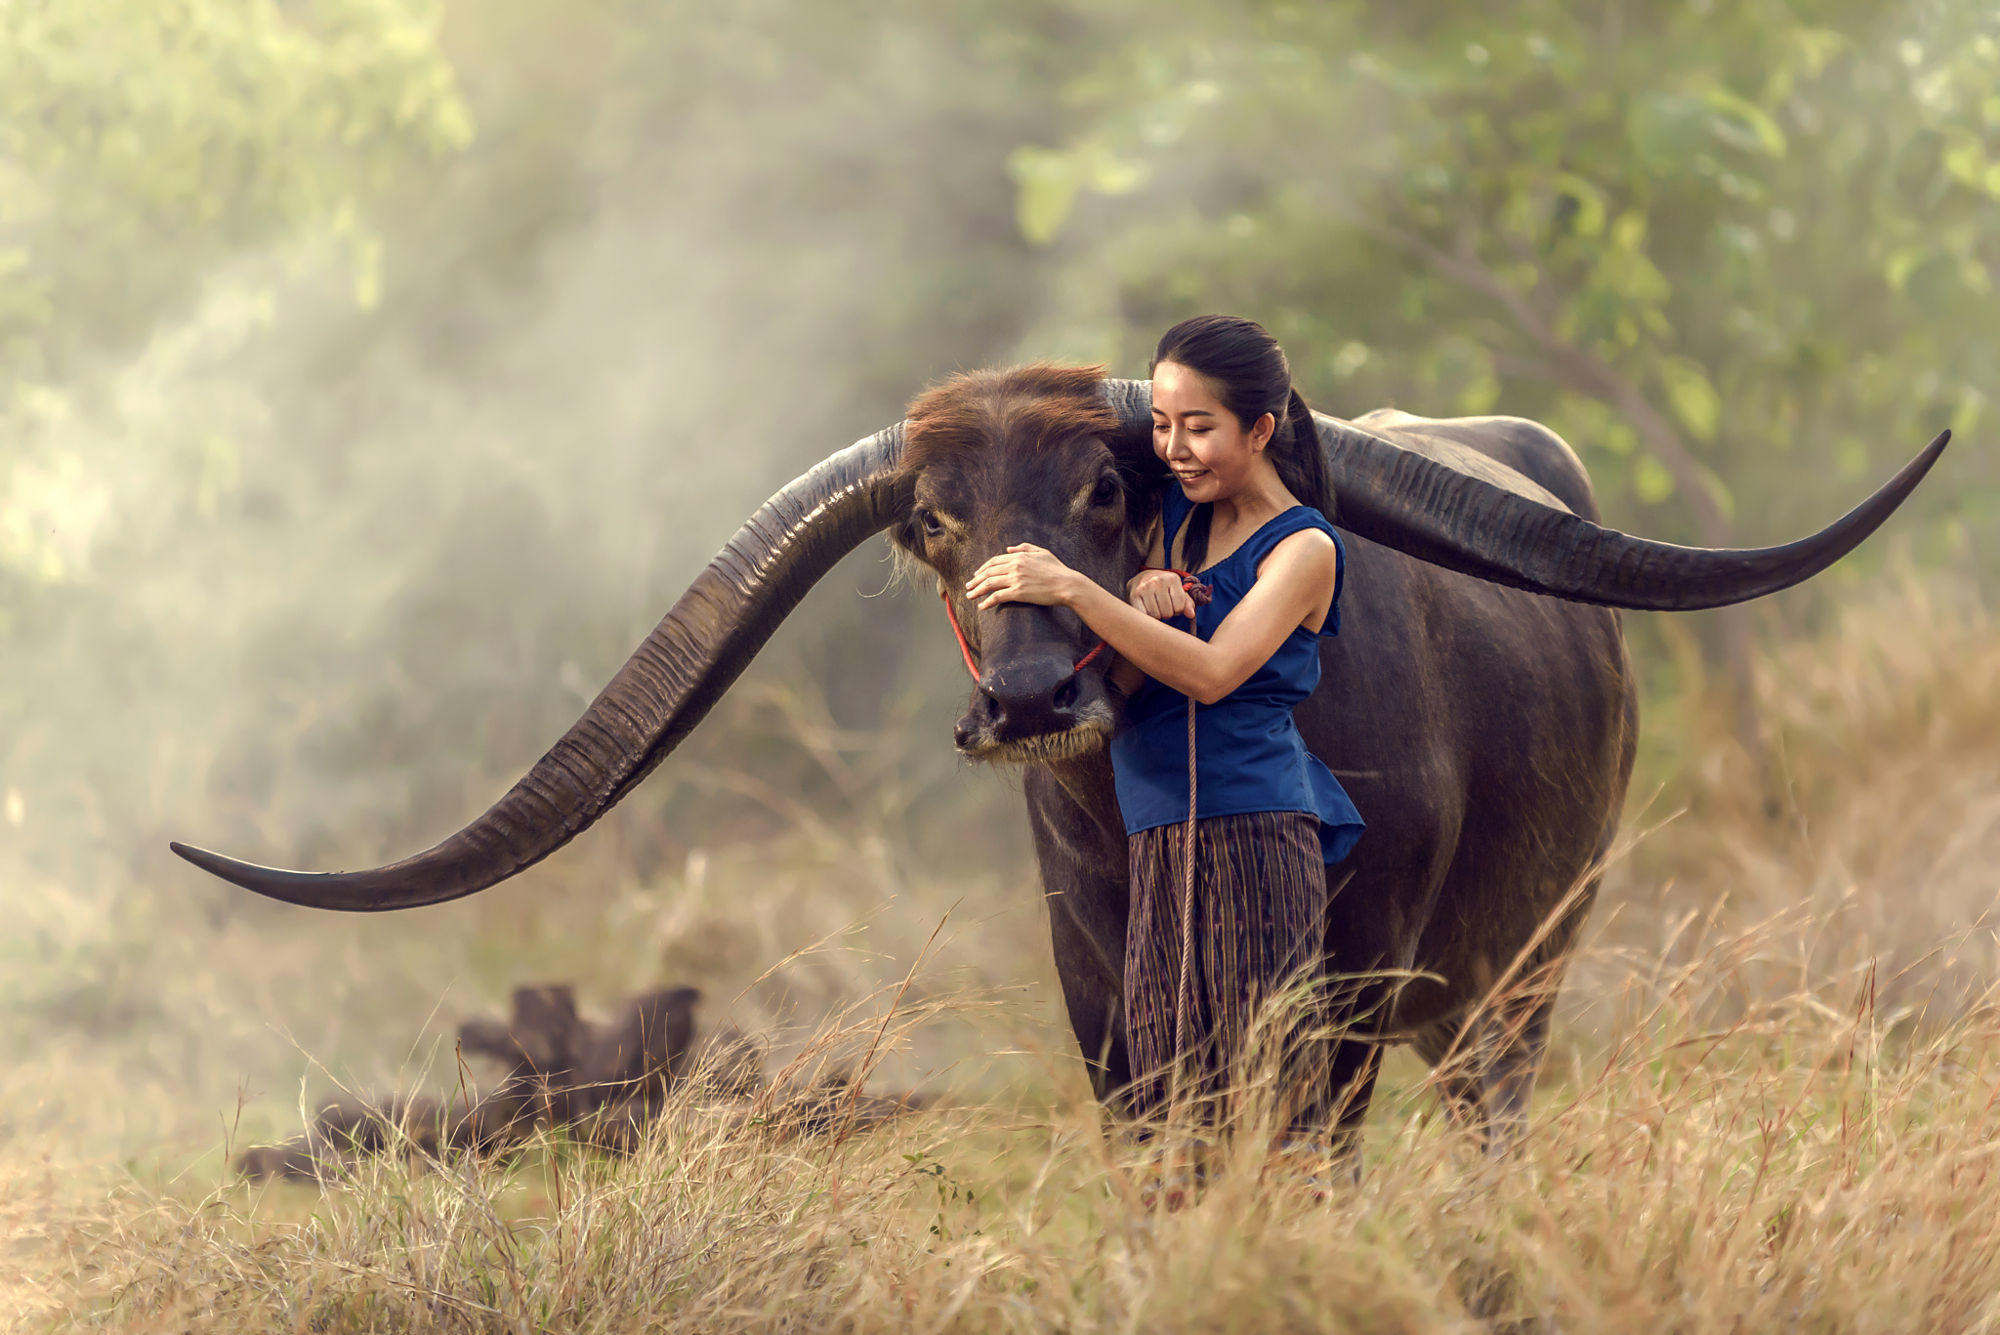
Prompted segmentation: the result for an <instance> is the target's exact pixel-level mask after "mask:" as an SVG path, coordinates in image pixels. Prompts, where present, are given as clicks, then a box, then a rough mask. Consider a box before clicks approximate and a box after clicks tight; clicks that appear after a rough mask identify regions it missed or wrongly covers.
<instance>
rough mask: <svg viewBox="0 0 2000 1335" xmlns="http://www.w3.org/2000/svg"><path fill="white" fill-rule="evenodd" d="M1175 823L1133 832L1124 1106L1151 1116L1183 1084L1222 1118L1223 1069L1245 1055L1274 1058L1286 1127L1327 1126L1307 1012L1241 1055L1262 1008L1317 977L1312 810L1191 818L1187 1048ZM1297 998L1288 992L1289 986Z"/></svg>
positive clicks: (1318, 883) (1259, 1031) (1180, 861)
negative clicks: (1180, 1037) (1179, 1048)
mask: <svg viewBox="0 0 2000 1335" xmlns="http://www.w3.org/2000/svg"><path fill="white" fill-rule="evenodd" d="M1186 838H1187V826H1186V824H1185V823H1184V822H1183V823H1176V824H1173V825H1161V826H1156V827H1155V828H1153V829H1150V830H1141V831H1140V832H1139V833H1137V834H1135V835H1133V836H1132V837H1131V843H1130V861H1131V883H1130V884H1131V904H1132V916H1131V921H1130V924H1129V926H1128V928H1127V931H1126V937H1125V1015H1126V1023H1127V1026H1128V1037H1129V1049H1128V1050H1129V1052H1130V1054H1131V1058H1132V1071H1133V1076H1134V1083H1133V1087H1132V1090H1131V1094H1130V1107H1131V1110H1132V1112H1133V1113H1134V1114H1135V1115H1136V1116H1139V1117H1141V1118H1146V1117H1154V1116H1158V1115H1159V1114H1161V1113H1163V1112H1164V1111H1165V1110H1166V1109H1167V1108H1168V1106H1169V1105H1170V1103H1171V1102H1172V1100H1173V1098H1174V1097H1175V1094H1176V1089H1175V1081H1176V1065H1177V1059H1181V1060H1184V1064H1183V1065H1182V1066H1181V1075H1180V1079H1181V1080H1183V1081H1184V1082H1185V1083H1184V1084H1183V1085H1182V1086H1181V1090H1180V1092H1181V1093H1183V1094H1191V1095H1193V1096H1194V1099H1195V1100H1196V1106H1197V1108H1198V1109H1199V1111H1200V1113H1201V1115H1202V1116H1203V1118H1204V1120H1214V1119H1216V1118H1217V1117H1218V1116H1226V1115H1227V1107H1226V1100H1225V1099H1224V1097H1223V1096H1224V1095H1225V1094H1226V1092H1227V1090H1228V1087H1229V1085H1230V1082H1231V1081H1232V1079H1235V1080H1242V1079H1244V1078H1245V1075H1246V1072H1245V1071H1244V1069H1243V1068H1242V1066H1241V1065H1240V1063H1241V1062H1242V1061H1243V1060H1244V1059H1245V1058H1246V1056H1247V1057H1248V1058H1249V1059H1250V1060H1252V1061H1256V1060H1259V1059H1260V1058H1264V1057H1268V1058H1269V1059H1270V1060H1271V1061H1272V1062H1274V1063H1275V1071H1276V1075H1277V1085H1278V1088H1277V1090H1276V1091H1275V1092H1276V1093H1277V1095H1278V1097H1279V1098H1280V1100H1281V1101H1282V1110H1281V1111H1280V1113H1279V1116H1280V1118H1281V1120H1282V1122H1283V1123H1285V1124H1287V1125H1288V1126H1289V1127H1290V1129H1291V1131H1292V1132H1293V1133H1295V1134H1301V1135H1309V1134H1311V1133H1312V1132H1314V1131H1315V1130H1317V1129H1319V1128H1321V1127H1322V1126H1323V1125H1324V1122H1325V1113H1326V1106H1327V1102H1328V1099H1327V1091H1326V1089H1325V1088H1324V1086H1325V1084H1326V1067H1325V1057H1326V1053H1325V1040H1324V1035H1323V1033H1316V1032H1314V1031H1315V1030H1316V1029H1318V1026H1317V1025H1316V1024H1314V1023H1312V1022H1311V1020H1312V1014H1313V1013H1312V1012H1311V1010H1310V1009H1309V1008H1306V1009H1301V1010H1297V1011H1291V1012H1288V1014H1287V1015H1286V1017H1285V1018H1286V1019H1287V1021H1289V1022H1290V1023H1288V1025H1287V1030H1288V1032H1286V1033H1282V1034H1269V1035H1268V1037H1269V1038H1270V1039H1271V1040H1272V1042H1271V1045H1270V1046H1269V1047H1268V1049H1266V1050H1264V1051H1262V1052H1260V1053H1258V1054H1246V1052H1245V1047H1246V1044H1247V1042H1248V1041H1249V1040H1250V1038H1251V1036H1252V1035H1253V1034H1255V1035H1257V1036H1258V1038H1259V1040H1260V1047H1262V1046H1263V1045H1262V1042H1261V1040H1262V1039H1264V1038H1265V1037H1266V1036H1267V1034H1266V1027H1265V1026H1260V1025H1259V1024H1258V1023H1257V1020H1258V1017H1259V1011H1260V1007H1262V1005H1263V1004H1264V1003H1265V1002H1266V1001H1267V1000H1268V999H1269V998H1271V997H1272V996H1273V995H1274V994H1276V993H1277V992H1279V991H1280V990H1281V989H1286V990H1288V992H1289V991H1290V989H1292V988H1293V986H1294V985H1296V984H1300V983H1304V982H1308V981H1309V980H1311V979H1312V978H1315V977H1316V976H1317V975H1318V973H1319V970H1320V961H1321V953H1322V946H1323V942H1322V933H1323V932H1324V930H1325V921H1326V906H1327V889H1326V863H1325V862H1324V861H1323V860H1322V856H1321V852H1320V842H1319V819H1318V817H1316V816H1314V815H1311V814H1310V813H1307V812H1300V811H1258V812H1251V813H1248V814H1245V815H1238V816H1210V817H1206V818H1203V819H1198V820H1197V821H1196V822H1195V891H1194V939H1193V950H1192V952H1191V955H1190V958H1189V971H1190V974H1191V975H1192V976H1191V978H1190V981H1189V986H1188V991H1187V1016H1186V1021H1187V1023H1186V1039H1187V1047H1188V1051H1187V1052H1186V1053H1185V1054H1182V1053H1177V1052H1176V1051H1175V1045H1176V1030H1177V1025H1176V1019H1177V1014H1178V995H1179V992H1180V985H1181V953H1182V951H1181V896H1182V868H1183V866H1184V865H1185V862H1184V852H1185V848H1186ZM1291 995H1293V996H1296V995H1297V994H1296V993H1295V992H1294V993H1291Z"/></svg>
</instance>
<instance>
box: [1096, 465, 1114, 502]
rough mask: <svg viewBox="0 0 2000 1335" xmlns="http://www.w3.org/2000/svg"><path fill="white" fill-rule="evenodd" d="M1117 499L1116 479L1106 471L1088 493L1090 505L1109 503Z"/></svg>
mask: <svg viewBox="0 0 2000 1335" xmlns="http://www.w3.org/2000/svg"><path fill="white" fill-rule="evenodd" d="M1117 499H1118V479H1117V478H1115V477H1112V476H1111V475H1110V474H1109V473H1106V474H1105V475H1104V476H1103V477H1101V478H1099V479H1097V486H1096V487H1095V488H1094V489H1093V490H1092V491H1091V493H1090V503H1091V504H1092V505H1109V504H1111V502H1113V501H1115V500H1117Z"/></svg>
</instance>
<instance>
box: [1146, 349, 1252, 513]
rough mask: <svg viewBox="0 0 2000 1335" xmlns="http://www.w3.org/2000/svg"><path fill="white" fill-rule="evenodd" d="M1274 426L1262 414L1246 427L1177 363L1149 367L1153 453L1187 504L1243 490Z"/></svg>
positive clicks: (1192, 373) (1198, 378) (1194, 374)
mask: <svg viewBox="0 0 2000 1335" xmlns="http://www.w3.org/2000/svg"><path fill="white" fill-rule="evenodd" d="M1276 428H1277V419H1276V418H1274V417H1272V416H1271V414H1269V413H1265V414H1264V415H1263V416H1262V417H1260V418H1258V419H1257V420H1256V421H1255V422H1252V423H1251V424H1250V426H1249V427H1248V428H1247V429H1246V428H1245V427H1244V425H1243V423H1242V422H1240V421H1238V420H1237V417H1236V414H1234V413H1232V412H1230V411H1229V409H1227V408H1225V407H1223V405H1222V401H1221V400H1220V399H1218V398H1216V397H1215V392H1214V391H1213V390H1211V389H1210V388H1209V387H1208V382H1207V381H1206V380H1204V379H1202V377H1201V375H1200V374H1199V373H1198V372H1195V371H1192V370H1189V369H1188V368H1187V367H1185V366H1182V365H1181V364H1180V363H1179V362H1161V363H1160V364H1159V365H1157V366H1155V367H1154V368H1153V453H1155V454H1157V455H1159V456H1160V458H1161V459H1162V460H1164V461H1165V462H1166V465H1167V467H1169V468H1171V469H1173V470H1174V476H1175V477H1177V478H1179V479H1180V484H1181V490H1182V491H1183V492H1185V493H1186V495H1187V498H1188V499H1189V500H1190V501H1193V502H1195V503H1197V504H1199V503H1201V502H1203V501H1213V500H1219V499H1222V498H1224V497H1228V496H1234V495H1235V494H1236V493H1237V492H1238V491H1240V490H1242V488H1243V486H1244V484H1245V483H1246V482H1248V481H1249V480H1250V476H1251V473H1252V471H1253V469H1254V468H1255V467H1256V466H1257V464H1258V462H1259V456H1260V455H1262V454H1263V452H1264V447H1265V446H1266V445H1269V444H1270V443H1271V433H1272V431H1274V430H1275V429H1276Z"/></svg>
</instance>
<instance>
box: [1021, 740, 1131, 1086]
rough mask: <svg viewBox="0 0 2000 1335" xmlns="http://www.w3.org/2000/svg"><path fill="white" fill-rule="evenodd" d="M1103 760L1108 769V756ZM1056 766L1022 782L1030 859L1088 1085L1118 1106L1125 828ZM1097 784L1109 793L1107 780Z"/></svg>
mask: <svg viewBox="0 0 2000 1335" xmlns="http://www.w3.org/2000/svg"><path fill="white" fill-rule="evenodd" d="M1076 763H1084V762H1076ZM1102 763H1103V764H1104V765H1105V766H1106V768H1108V767H1109V762H1108V761H1105V762H1102ZM1055 768H1056V767H1055V766H1045V765H1035V766H1032V767H1030V768H1029V770H1028V772H1027V775H1026V778H1025V783H1024V788H1025V790H1026V793H1027V798H1028V822H1029V825H1030V827H1031V828H1032V829H1033V831H1034V838H1035V861H1036V863H1037V865H1038V866H1039V868H1040V871H1041V876H1042V892H1043V895H1044V896H1045V897H1046V900H1047V903H1048V908H1049V942H1050V945H1051V946H1053V947H1054V951H1055V965H1056V975H1057V977H1059V978H1060V979H1061V980H1062V989H1063V1002H1064V1005H1065V1006H1066V1007H1067V1008H1068V1011H1069V1022H1070V1029H1071V1030H1072V1031H1073V1032H1074V1033H1075V1034H1076V1043H1077V1047H1078V1049H1079V1050H1080V1051H1081V1052H1082V1054H1083V1059H1084V1062H1085V1063H1086V1065H1087V1066H1088V1068H1089V1073H1090V1087H1091V1090H1092V1091H1093V1092H1094V1093H1095V1094H1096V1096H1097V1098H1098V1101H1099V1102H1101V1103H1103V1104H1105V1105H1107V1106H1110V1107H1114V1108H1115V1107H1118V1106H1120V1105H1121V1104H1122V1099H1123V1094H1124V1090H1125V1088H1126V1087H1127V1086H1128V1085H1130V1084H1131V1083H1132V1065H1131V1059H1130V1057H1129V1056H1128V1055H1127V1051H1126V1040H1125V1019H1124V1015H1123V1004H1124V996H1125V927H1126V918H1127V909H1128V905H1127V894H1128V891H1127V886H1126V875H1127V872H1126V839H1125V831H1124V828H1123V826H1122V824H1120V823H1119V821H1118V815H1117V811H1116V808H1115V807H1114V808H1113V809H1112V811H1111V812H1110V813H1109V817H1110V819H1109V821H1108V822H1107V821H1106V819H1105V815H1106V813H1103V812H1098V813H1095V815H1093V814H1092V813H1090V812H1087V811H1086V810H1085V809H1084V808H1083V806H1082V805H1081V804H1079V803H1078V802H1077V801H1076V799H1075V798H1074V797H1073V796H1072V793H1073V792H1075V791H1089V788H1088V787H1087V786H1084V785H1080V784H1070V783H1064V782H1063V781H1062V780H1061V779H1060V778H1059V777H1058V776H1057V774H1056V773H1055V772H1054V771H1055ZM1099 787H1101V788H1102V790H1104V791H1107V792H1108V791H1109V790H1110V787H1111V785H1110V780H1109V778H1108V777H1106V778H1105V780H1104V782H1103V783H1102V784H1101V785H1099Z"/></svg>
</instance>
